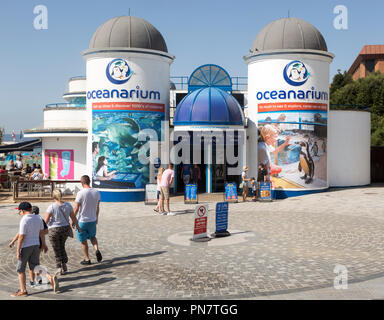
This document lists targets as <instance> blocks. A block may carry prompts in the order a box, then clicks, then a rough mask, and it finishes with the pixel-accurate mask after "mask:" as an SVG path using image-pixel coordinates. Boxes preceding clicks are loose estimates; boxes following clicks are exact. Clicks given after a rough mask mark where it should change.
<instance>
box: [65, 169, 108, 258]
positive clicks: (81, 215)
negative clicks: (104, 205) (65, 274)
mask: <svg viewBox="0 0 384 320" xmlns="http://www.w3.org/2000/svg"><path fill="white" fill-rule="evenodd" d="M90 184H91V181H90V179H89V176H86V175H85V176H82V177H81V185H82V186H83V190H81V191H79V192H78V193H77V196H76V200H75V207H74V213H75V215H77V214H78V215H77V220H78V221H79V226H80V228H81V232H79V231H78V230H77V229H76V235H77V238H78V239H79V241H80V242H81V250H82V251H83V254H84V260H83V261H81V262H80V263H81V264H82V265H90V264H91V260H90V259H89V254H88V242H87V241H88V240H90V241H91V243H92V245H93V248H94V249H95V254H96V259H97V262H101V260H102V259H103V258H102V255H101V253H100V250H99V245H98V242H97V239H96V225H97V222H98V219H99V206H100V192H99V191H98V190H97V189H94V188H91V187H90ZM72 227H74V226H72Z"/></svg>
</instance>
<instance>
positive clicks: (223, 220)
mask: <svg viewBox="0 0 384 320" xmlns="http://www.w3.org/2000/svg"><path fill="white" fill-rule="evenodd" d="M228 205H229V204H228V202H218V203H216V233H219V232H225V231H227V229H228Z"/></svg>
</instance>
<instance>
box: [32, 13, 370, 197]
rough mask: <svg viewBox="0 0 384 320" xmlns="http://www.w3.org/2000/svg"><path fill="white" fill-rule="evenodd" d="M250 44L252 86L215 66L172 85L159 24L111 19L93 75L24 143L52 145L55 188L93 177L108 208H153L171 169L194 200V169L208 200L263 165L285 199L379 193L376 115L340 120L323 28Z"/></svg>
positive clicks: (95, 45)
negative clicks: (189, 186) (124, 204)
mask: <svg viewBox="0 0 384 320" xmlns="http://www.w3.org/2000/svg"><path fill="white" fill-rule="evenodd" d="M251 40H252V34H251V35H250V43H251V48H250V50H249V54H248V55H246V56H245V57H244V61H245V63H246V64H247V65H248V78H241V77H232V76H230V75H229V74H228V72H227V71H226V70H225V69H224V68H222V67H221V66H218V65H216V64H206V65H202V66H199V67H196V68H195V69H194V70H193V71H192V72H191V75H190V76H189V77H170V67H171V64H172V62H173V60H174V59H175V57H174V56H173V55H172V54H170V53H168V49H167V45H166V42H165V40H164V38H163V36H162V35H161V33H160V32H159V31H158V30H157V29H156V28H155V27H154V26H153V25H152V24H150V23H149V22H148V21H146V20H144V19H141V18H138V17H132V16H121V17H116V18H113V19H110V20H108V21H107V22H105V23H104V24H103V25H101V26H100V27H99V28H98V29H97V30H96V32H95V33H94V35H93V37H92V38H91V41H90V45H89V48H88V49H87V50H85V51H84V52H83V53H82V55H83V57H84V59H85V61H86V76H85V77H75V78H71V79H70V80H69V82H68V92H66V93H64V95H63V98H64V99H65V100H66V101H67V103H65V104H60V103H59V104H50V105H47V106H46V107H45V108H44V110H43V111H44V125H43V127H41V128H33V129H29V130H26V131H25V136H26V137H39V138H41V139H42V149H43V154H42V156H43V170H44V171H45V172H46V173H47V174H48V175H49V176H50V178H51V179H55V180H63V182H65V180H73V179H75V180H78V179H79V178H80V177H81V176H82V175H84V174H87V175H89V176H91V177H92V185H93V187H95V188H98V189H99V190H100V191H101V195H102V201H116V202H119V201H142V200H144V197H145V192H144V190H145V185H146V184H148V183H155V181H156V180H155V178H156V175H157V172H158V169H159V168H160V167H166V166H167V165H168V163H176V166H175V180H174V183H173V186H172V190H173V193H182V192H183V191H184V182H185V181H183V169H184V168H185V167H184V165H185V164H192V165H197V166H198V168H199V169H200V170H199V172H200V174H199V179H198V185H199V190H200V192H208V193H211V192H223V191H224V183H225V182H236V183H238V184H239V183H240V182H241V181H240V176H241V171H242V167H243V166H244V165H247V166H248V167H249V173H248V176H249V177H257V174H258V167H259V165H260V164H264V165H266V166H267V167H268V169H269V171H270V173H271V181H272V186H273V192H274V196H275V197H277V198H285V197H288V196H296V195H300V194H306V193H312V192H320V191H325V190H327V189H328V188H329V187H330V186H344V187H345V186H358V185H366V184H369V183H370V158H369V157H370V114H369V112H356V111H330V110H329V66H330V63H331V62H332V60H333V58H334V55H333V54H332V53H330V52H328V48H327V44H326V41H325V39H324V37H323V36H322V34H321V33H320V32H319V30H317V29H316V28H315V27H314V26H313V25H311V24H309V23H308V22H306V21H303V20H301V19H297V18H284V19H279V20H276V21H273V22H271V23H269V24H268V25H267V26H265V27H264V28H263V29H262V30H261V31H260V32H259V33H258V34H257V35H256V38H254V41H253V43H252V42H251ZM247 51H248V50H247V48H244V52H247ZM180 58H181V59H182V57H180ZM240 58H241V57H239V59H240ZM183 167H184V168H183ZM184 174H185V171H184Z"/></svg>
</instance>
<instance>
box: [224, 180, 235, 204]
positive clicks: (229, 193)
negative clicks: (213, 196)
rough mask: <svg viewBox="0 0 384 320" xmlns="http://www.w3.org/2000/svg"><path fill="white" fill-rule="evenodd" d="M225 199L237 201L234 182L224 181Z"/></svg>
mask: <svg viewBox="0 0 384 320" xmlns="http://www.w3.org/2000/svg"><path fill="white" fill-rule="evenodd" d="M225 201H228V202H237V185H236V183H235V182H227V183H225Z"/></svg>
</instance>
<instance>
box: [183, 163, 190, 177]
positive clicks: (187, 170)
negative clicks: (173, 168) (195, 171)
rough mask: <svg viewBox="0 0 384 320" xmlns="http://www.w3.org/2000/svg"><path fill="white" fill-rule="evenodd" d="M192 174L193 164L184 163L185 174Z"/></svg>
mask: <svg viewBox="0 0 384 320" xmlns="http://www.w3.org/2000/svg"><path fill="white" fill-rule="evenodd" d="M190 175H191V165H190V164H185V165H183V176H190Z"/></svg>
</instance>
